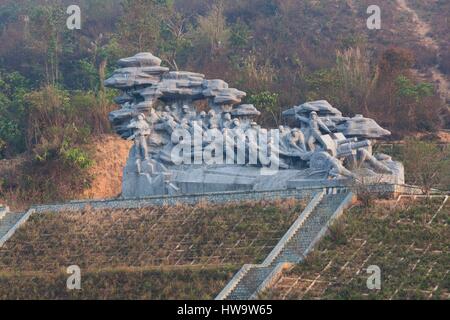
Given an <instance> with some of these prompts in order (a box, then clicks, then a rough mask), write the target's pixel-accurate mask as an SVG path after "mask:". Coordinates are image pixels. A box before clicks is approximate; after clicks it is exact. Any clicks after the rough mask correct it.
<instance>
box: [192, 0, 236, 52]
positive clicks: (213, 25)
mask: <svg viewBox="0 0 450 320" xmlns="http://www.w3.org/2000/svg"><path fill="white" fill-rule="evenodd" d="M197 23H198V27H197V31H198V33H199V35H200V39H204V40H206V45H207V46H208V47H209V51H210V53H211V54H215V53H217V52H218V51H219V50H221V49H224V48H226V47H227V45H228V41H229V39H230V29H229V28H228V26H227V23H226V19H225V15H224V2H223V1H222V0H220V1H217V2H215V3H214V4H213V5H212V6H211V8H210V11H209V13H208V14H207V15H205V16H201V15H200V16H198V18H197Z"/></svg>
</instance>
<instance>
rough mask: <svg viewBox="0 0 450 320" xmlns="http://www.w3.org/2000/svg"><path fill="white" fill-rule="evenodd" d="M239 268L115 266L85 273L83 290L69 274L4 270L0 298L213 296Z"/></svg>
mask: <svg viewBox="0 0 450 320" xmlns="http://www.w3.org/2000/svg"><path fill="white" fill-rule="evenodd" d="M235 272H236V268H235V267H226V266H223V267H222V266H219V267H213V268H199V267H183V268H175V269H170V268H143V269H130V268H128V269H127V268H123V269H114V270H104V271H98V272H96V271H93V272H86V273H82V284H81V286H82V290H80V291H77V290H75V291H69V290H66V281H67V277H68V275H67V274H66V273H63V272H58V273H55V274H49V273H32V274H29V273H28V274H6V275H3V274H2V273H0V299H1V300H4V299H33V300H43V299H53V300H54V299H64V300H67V299H89V300H91V299H94V300H97V299H101V300H103V299H105V300H106V299H115V300H116V299H119V300H122V299H124V300H125V299H126V300H129V299H133V300H136V299H137V300H141V299H145V300H167V299H183V300H185V299H187V300H192V299H212V298H214V297H215V296H216V295H217V293H218V292H220V290H222V288H223V287H224V286H225V284H226V283H227V281H228V280H229V279H230V278H231V277H232V276H233V274H234V273H235Z"/></svg>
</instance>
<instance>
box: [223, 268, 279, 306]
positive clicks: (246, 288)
mask: <svg viewBox="0 0 450 320" xmlns="http://www.w3.org/2000/svg"><path fill="white" fill-rule="evenodd" d="M272 270H273V268H272V267H266V268H264V267H263V268H259V267H254V268H252V269H250V270H249V271H248V273H247V274H246V275H245V276H244V278H242V279H241V281H240V282H239V284H238V286H237V287H236V288H235V289H234V290H233V292H232V293H231V294H230V295H229V296H228V297H227V300H249V299H250V297H251V296H252V295H253V294H254V293H255V292H256V290H257V289H258V287H259V286H260V285H261V284H262V283H263V282H264V280H265V279H266V278H267V277H268V276H269V274H270V273H271V272H272Z"/></svg>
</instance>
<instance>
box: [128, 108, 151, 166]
mask: <svg viewBox="0 0 450 320" xmlns="http://www.w3.org/2000/svg"><path fill="white" fill-rule="evenodd" d="M128 128H129V129H132V130H133V135H132V136H131V137H129V138H128V139H129V140H134V146H135V148H136V149H135V150H136V153H137V155H138V156H139V158H140V159H141V160H148V159H149V157H148V146H147V138H148V137H149V136H150V134H151V129H150V125H149V124H148V122H147V121H145V115H144V114H142V113H140V114H139V115H138V116H137V119H136V120H135V121H133V122H131V123H130V125H129V126H128Z"/></svg>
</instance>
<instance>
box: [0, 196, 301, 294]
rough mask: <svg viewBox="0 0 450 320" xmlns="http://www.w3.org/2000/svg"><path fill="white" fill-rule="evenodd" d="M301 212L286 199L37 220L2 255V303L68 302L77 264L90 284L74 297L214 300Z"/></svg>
mask: <svg viewBox="0 0 450 320" xmlns="http://www.w3.org/2000/svg"><path fill="white" fill-rule="evenodd" d="M304 206H305V203H304V202H302V201H297V200H285V201H277V202H258V203H250V202H249V203H243V204H233V205H227V206H226V207H221V206H218V205H209V204H208V205H206V204H202V205H198V206H195V207H192V206H175V207H165V208H156V207H154V208H143V209H138V210H125V211H124V210H113V211H96V212H93V211H86V212H80V213H62V214H40V215H35V216H33V217H32V218H31V220H30V221H29V222H28V223H27V224H26V225H25V226H24V227H23V228H22V229H20V230H19V231H18V232H17V233H16V234H15V236H14V237H13V238H12V239H11V240H10V241H9V242H7V244H6V246H5V247H4V248H2V249H1V250H0V270H2V271H1V273H0V298H1V297H2V296H3V297H8V298H19V297H20V298H24V297H25V298H26V297H29V298H33V299H34V298H36V297H41V296H40V295H41V294H42V297H49V298H52V299H53V298H67V297H71V296H70V294H69V293H67V292H66V291H65V289H64V288H65V282H64V281H63V280H64V279H67V275H66V274H65V269H66V268H67V267H68V266H70V265H74V264H75V265H78V266H80V267H81V270H82V272H83V274H84V275H85V276H83V281H86V283H87V285H86V286H84V285H83V289H84V290H83V292H82V293H80V294H79V295H78V296H73V297H74V298H102V299H103V298H155V299H157V298H205V297H209V298H211V297H212V296H211V295H212V294H217V293H218V292H219V291H220V289H221V288H222V286H223V285H224V284H225V283H226V281H227V280H229V279H230V278H231V276H232V274H233V272H235V271H236V270H238V269H239V268H240V267H241V266H242V265H243V264H245V263H258V262H260V261H262V260H263V259H264V258H265V257H266V256H267V254H268V253H269V252H270V251H271V249H272V248H273V247H274V246H275V245H276V244H277V243H278V241H279V239H280V238H281V236H282V235H283V234H284V233H285V232H286V230H287V229H288V228H289V227H290V225H291V224H292V223H293V221H294V220H295V218H296V217H297V215H298V214H299V213H300V212H301V211H302V209H303V208H304ZM40 284H42V285H40ZM59 284H61V285H59ZM96 286H98V288H97V287H96ZM134 286H135V287H136V288H135V290H134V291H133V290H132V288H133V287H134ZM148 286H151V287H152V290H148V288H147V287H148ZM12 287H13V288H14V290H11V289H10V288H12ZM96 288H97V289H98V290H96ZM146 288H147V289H146ZM27 292H29V295H27Z"/></svg>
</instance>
